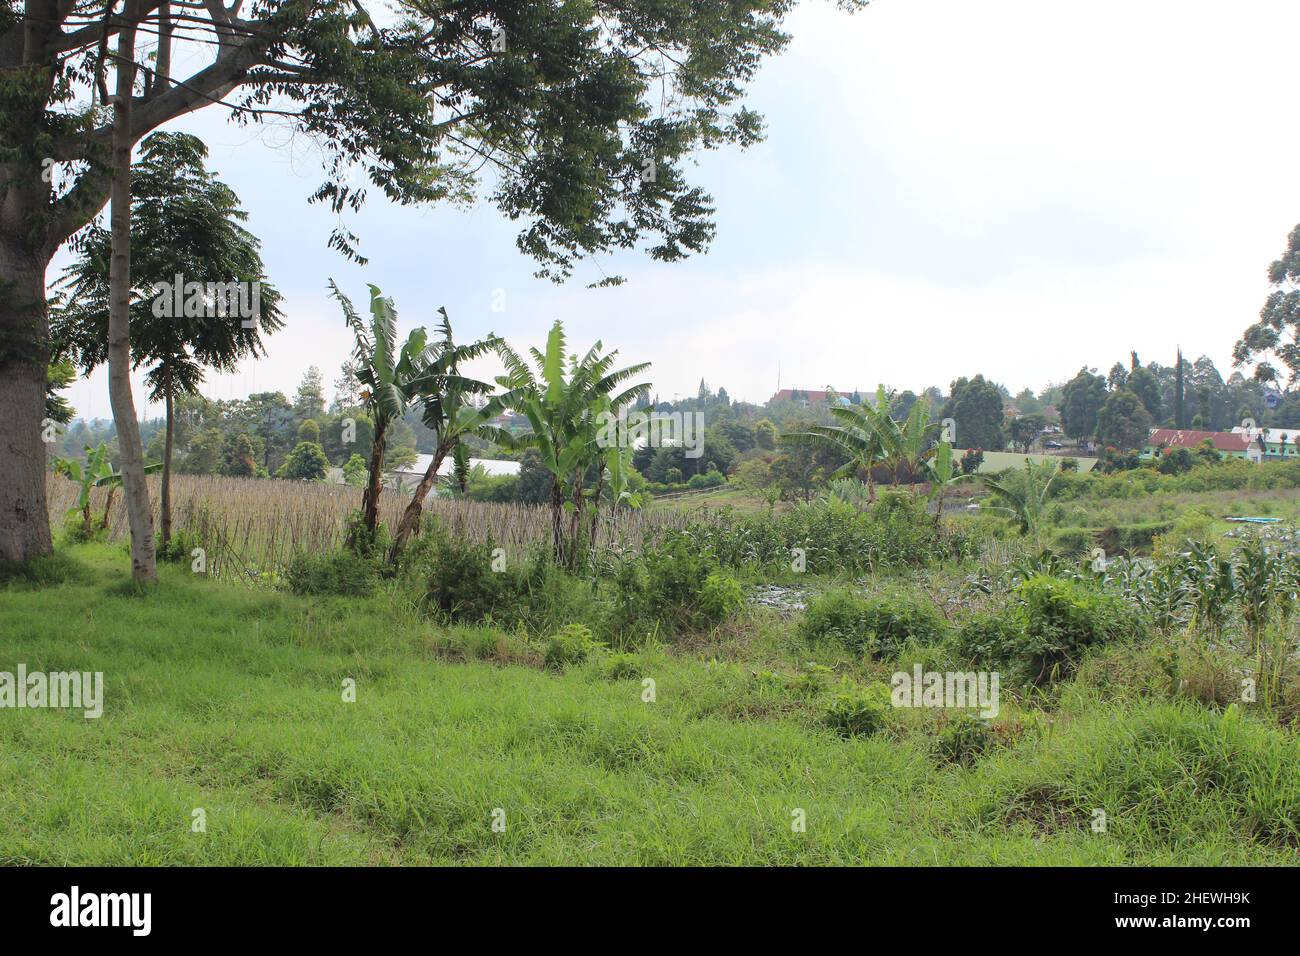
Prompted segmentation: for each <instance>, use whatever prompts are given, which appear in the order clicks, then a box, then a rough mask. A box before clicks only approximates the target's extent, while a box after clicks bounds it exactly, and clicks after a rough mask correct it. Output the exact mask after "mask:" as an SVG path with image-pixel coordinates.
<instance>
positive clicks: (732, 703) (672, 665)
mask: <svg viewBox="0 0 1300 956" xmlns="http://www.w3.org/2000/svg"><path fill="white" fill-rule="evenodd" d="M917 580H918V581H919V582H920V586H922V587H924V588H927V589H929V590H931V591H933V592H935V593H941V592H943V590H944V589H945V588H946V587H948V586H949V585H952V584H953V583H954V582H955V581H956V580H957V578H956V577H955V576H954V575H953V573H952V572H951V569H948V570H945V569H942V568H941V569H937V570H935V571H934V572H933V573H932V574H930V575H928V576H923V577H921V578H918V579H917ZM859 586H860V588H861V589H862V590H863V591H865V592H866V593H893V589H896V588H897V587H899V586H900V579H899V577H898V576H897V575H894V574H880V575H871V576H868V577H865V578H863V579H862V580H861V581H860V582H859ZM0 620H3V621H4V627H3V629H0V661H4V662H13V661H16V660H21V661H24V662H25V663H26V664H27V667H28V669H29V670H38V669H43V670H48V671H54V670H61V669H74V668H75V669H78V670H90V671H102V672H103V673H104V675H105V681H106V693H105V705H104V714H103V716H102V717H101V718H99V719H94V720H90V719H85V718H84V717H83V716H82V714H81V713H79V712H75V711H59V710H45V711H37V710H24V711H13V710H9V711H3V712H0V741H2V745H0V776H2V777H3V779H4V780H5V781H6V782H7V783H6V786H5V787H4V788H3V789H0V862H4V863H8V864H241V865H242V864H345V863H346V864H393V863H407V864H419V863H456V864H499V863H513V864H553V863H568V864H852V865H857V864H890V863H892V864H953V865H982V864H1247V863H1259V864H1294V863H1296V862H1297V845H1300V840H1298V839H1297V838H1298V836H1300V833H1298V832H1297V828H1296V826H1297V820H1300V741H1297V739H1296V737H1295V735H1294V733H1293V732H1291V731H1289V730H1288V729H1286V728H1285V727H1284V726H1282V725H1280V724H1279V723H1278V721H1277V720H1276V718H1275V716H1270V715H1269V714H1268V713H1263V712H1254V711H1255V710H1256V709H1246V710H1249V711H1251V712H1246V711H1244V710H1243V709H1240V708H1237V707H1231V706H1230V707H1226V708H1225V707H1222V706H1216V705H1215V703H1214V700H1213V694H1211V695H1210V697H1209V703H1208V705H1207V703H1206V697H1205V694H1204V693H1203V692H1202V690H1200V689H1196V688H1202V685H1203V684H1204V682H1205V681H1206V680H1209V681H1210V683H1211V684H1213V682H1214V680H1215V679H1216V673H1217V671H1216V668H1223V669H1225V672H1226V671H1230V670H1231V668H1233V667H1234V666H1236V665H1237V664H1238V663H1239V661H1237V660H1235V659H1229V658H1224V659H1221V660H1215V661H1207V660H1206V659H1204V655H1202V654H1201V653H1200V651H1198V650H1196V649H1195V648H1192V647H1190V646H1189V645H1188V643H1187V641H1186V640H1185V639H1184V638H1180V637H1176V636H1175V637H1169V638H1162V639H1158V640H1156V639H1151V638H1141V639H1138V640H1134V641H1131V642H1120V643H1116V644H1113V645H1110V646H1108V647H1106V648H1105V649H1104V651H1102V652H1101V653H1098V654H1096V655H1090V656H1089V657H1088V659H1087V660H1086V661H1085V662H1084V665H1083V666H1082V667H1081V669H1080V671H1079V675H1078V676H1077V677H1076V678H1075V679H1074V680H1072V681H1069V682H1063V683H1061V684H1059V685H1057V686H1055V687H1053V688H1051V689H1043V690H1040V691H1036V692H1032V693H1029V694H1025V695H1018V694H1012V695H1007V696H1010V698H1011V699H1010V700H1006V699H1004V702H1003V706H1002V709H1001V713H1000V714H999V716H998V717H997V718H996V719H995V720H993V721H992V724H991V726H992V730H993V743H992V744H991V745H990V746H989V747H988V748H987V749H986V750H984V751H983V752H981V754H980V755H979V757H978V759H965V758H964V757H963V752H962V749H961V748H960V747H959V746H958V747H954V746H953V739H954V738H953V737H952V735H951V734H950V733H948V731H949V730H950V729H951V728H950V727H949V726H948V718H947V717H946V716H945V715H944V714H942V713H936V712H934V711H923V710H902V709H894V710H891V711H888V712H887V713H885V715H884V723H883V726H881V727H879V728H878V729H877V731H876V732H875V733H872V734H871V735H869V736H861V735H855V734H849V735H846V734H844V733H842V732H837V729H836V728H835V727H834V726H832V725H828V723H827V721H826V719H825V717H826V713H827V708H828V702H829V706H830V708H831V711H832V712H833V711H834V706H835V700H836V695H837V692H842V691H843V688H844V686H846V682H850V681H852V682H860V683H862V684H864V685H865V684H867V683H870V682H872V681H878V680H881V679H883V675H885V674H886V673H887V672H888V671H889V670H891V669H893V668H894V667H901V668H906V667H908V666H910V664H911V663H912V662H913V660H915V661H916V662H921V661H925V662H926V663H927V666H934V665H937V664H939V663H941V658H942V657H943V654H944V653H945V652H943V651H941V650H939V649H936V648H923V647H906V648H904V649H903V650H901V651H900V652H899V653H898V654H897V655H896V656H895V657H894V659H892V660H889V661H876V660H873V659H871V658H870V657H866V658H864V657H862V656H861V655H857V654H853V653H848V652H846V651H845V649H844V648H843V647H842V646H837V645H833V644H831V645H828V644H823V643H819V642H810V641H808V640H807V639H806V638H805V636H804V633H803V630H802V629H801V628H800V627H799V626H797V621H796V618H795V616H793V615H791V614H788V613H783V612H781V611H777V610H771V609H766V608H757V607H748V608H746V609H743V610H740V611H738V612H737V613H736V614H734V615H732V616H731V617H730V618H729V619H728V620H727V621H726V622H725V623H723V624H722V625H720V626H718V627H715V628H711V629H707V630H704V631H701V632H699V633H697V634H695V635H694V637H693V638H691V639H690V640H685V641H680V642H671V641H664V640H656V639H653V638H651V639H649V640H645V641H643V642H641V643H640V646H636V647H628V648H626V649H624V650H621V651H616V650H607V649H596V648H593V649H592V652H591V653H590V654H588V655H586V656H585V658H584V659H581V660H577V659H570V660H568V661H567V662H563V663H558V664H557V662H556V660H555V659H554V655H552V654H551V648H549V647H548V646H547V645H546V642H545V640H544V639H539V638H538V637H537V636H535V635H533V634H530V633H529V632H528V630H527V629H526V628H523V627H519V628H515V629H508V628H503V627H500V626H497V625H495V624H493V623H492V622H491V621H487V622H480V623H477V624H473V625H464V624H455V623H449V622H448V621H447V620H445V619H441V618H440V617H439V616H437V615H430V614H429V613H427V611H426V609H424V608H422V607H421V606H420V603H419V601H416V600H412V598H411V594H410V592H409V591H407V590H404V588H403V586H402V584H401V582H400V581H394V582H389V583H386V584H380V585H379V586H378V587H377V589H376V590H375V591H374V592H373V593H371V594H370V595H368V596H364V597H351V598H344V597H329V596H318V597H304V596H299V595H295V594H291V593H285V592H283V591H268V590H259V589H252V588H246V587H238V586H234V585H231V584H228V583H223V582H220V581H215V580H211V579H208V578H204V577H202V576H199V575H196V574H193V573H191V572H190V571H189V569H188V568H187V567H186V566H184V565H172V566H166V567H164V568H162V580H161V583H160V584H159V585H158V587H157V588H156V589H155V590H153V591H150V592H147V593H140V592H139V591H138V590H137V589H136V588H134V587H133V586H132V585H131V584H130V582H129V579H128V574H127V571H126V568H125V561H124V560H123V556H122V553H121V549H120V547H118V546H110V545H103V544H99V545H95V544H91V545H80V546H68V547H64V548H61V549H60V551H59V553H58V554H57V555H56V557H55V558H53V559H47V560H45V561H42V562H38V564H37V565H36V566H33V567H29V568H27V569H25V570H24V571H23V572H22V573H21V574H20V575H18V576H16V577H13V578H12V579H11V580H10V581H9V582H8V583H7V584H6V585H4V586H3V589H0ZM1218 676H1219V677H1221V676H1222V675H1221V674H1220V675H1218ZM346 680H352V681H355V701H354V702H347V701H345V699H344V689H343V688H344V682H345V681H346ZM647 680H650V681H653V684H652V685H648V684H646V683H645V682H646V681H647ZM1192 685H1195V687H1193V686H1192ZM651 686H652V687H653V694H652V695H651V696H652V697H653V700H647V699H646V697H647V692H646V689H647V687H651ZM1198 694H1199V695H1200V699H1198ZM198 810H201V811H202V815H203V819H204V828H203V830H202V832H195V829H194V828H195V823H194V821H195V819H196V815H195V814H196V811H198ZM1097 810H1104V812H1105V815H1106V825H1105V827H1104V832H1098V831H1097V830H1096V828H1095V826H1094V821H1095V820H1096V811H1097ZM796 818H800V819H802V820H803V822H804V826H803V828H802V829H800V828H798V827H796V826H794V825H793V821H795V820H796ZM499 821H504V828H503V829H502V828H501V827H498V828H497V829H495V830H494V828H493V823H494V822H499Z"/></svg>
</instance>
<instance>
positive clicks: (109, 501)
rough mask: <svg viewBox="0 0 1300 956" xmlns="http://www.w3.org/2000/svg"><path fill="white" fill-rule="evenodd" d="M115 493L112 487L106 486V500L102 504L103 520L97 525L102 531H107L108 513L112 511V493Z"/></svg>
mask: <svg viewBox="0 0 1300 956" xmlns="http://www.w3.org/2000/svg"><path fill="white" fill-rule="evenodd" d="M115 491H117V489H116V488H115V487H113V486H112V485H109V486H108V499H107V500H106V501H105V502H104V520H103V521H101V522H100V523H99V527H100V528H101V529H102V530H105V531H106V530H108V513H109V512H110V511H112V510H113V492H115Z"/></svg>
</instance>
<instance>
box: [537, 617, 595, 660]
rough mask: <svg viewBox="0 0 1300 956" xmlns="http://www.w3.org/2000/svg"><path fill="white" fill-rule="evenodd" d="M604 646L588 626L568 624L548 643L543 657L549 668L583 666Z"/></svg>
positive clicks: (553, 635)
mask: <svg viewBox="0 0 1300 956" xmlns="http://www.w3.org/2000/svg"><path fill="white" fill-rule="evenodd" d="M604 646H605V645H604V644H602V643H601V642H600V641H597V640H596V639H595V637H594V636H593V635H592V633H591V629H590V628H589V627H587V626H586V625H583V624H566V625H565V626H564V627H562V628H561V629H560V630H559V631H557V632H556V633H554V634H552V635H551V637H550V639H549V640H548V641H547V642H546V650H545V652H544V653H543V657H544V659H545V661H546V666H547V667H558V668H564V667H567V666H568V665H569V664H581V663H582V662H583V661H585V660H586V659H587V658H588V657H590V656H591V655H592V654H593V653H594V652H596V651H598V650H600V649H601V648H603V647H604Z"/></svg>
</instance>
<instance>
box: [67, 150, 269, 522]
mask: <svg viewBox="0 0 1300 956" xmlns="http://www.w3.org/2000/svg"><path fill="white" fill-rule="evenodd" d="M207 154H208V150H207V147H206V146H205V145H204V143H203V141H202V140H201V139H199V138H198V137H196V136H192V135H190V134H188V133H154V134H153V135H152V136H149V137H148V138H147V139H145V140H144V142H143V143H142V144H141V151H140V159H139V161H138V162H137V163H136V164H135V166H134V167H133V169H132V200H131V283H132V286H133V288H132V290H131V307H130V316H131V324H130V328H131V359H132V363H133V366H134V367H136V368H138V367H140V366H152V367H151V369H150V371H149V374H148V376H147V377H146V378H145V384H146V385H147V386H148V387H149V398H150V401H154V402H162V403H163V405H164V406H165V409H166V439H165V446H164V451H163V480H162V502H161V518H162V537H163V543H164V544H165V543H166V542H167V540H168V539H169V538H170V536H171V459H172V440H173V439H172V436H173V433H174V409H175V403H176V399H177V397H178V396H180V395H196V394H198V389H199V386H200V385H201V384H202V382H203V370H204V369H205V368H213V369H217V370H218V371H223V372H232V371H234V370H235V369H237V368H238V367H239V363H240V362H241V361H242V360H243V359H245V358H248V357H252V358H256V357H258V356H259V355H264V354H265V352H266V349H265V346H264V344H263V342H262V336H263V335H269V334H271V333H273V332H275V331H276V330H278V329H279V328H281V327H282V325H283V321H282V318H283V317H282V314H281V311H280V307H279V302H280V294H279V293H278V292H277V291H276V290H275V288H274V287H273V286H271V284H270V283H268V282H267V281H266V276H265V274H264V271H265V270H264V268H263V264H262V257H261V252H260V245H261V244H260V242H259V241H258V239H257V237H256V236H254V235H253V234H252V233H251V232H249V231H248V230H247V229H246V228H244V226H243V223H244V221H246V220H247V219H248V214H247V213H246V212H244V211H243V210H242V209H241V208H240V207H239V197H238V196H237V195H235V193H234V191H233V190H232V189H231V188H230V187H229V186H227V185H226V184H225V183H222V182H221V181H219V180H218V179H217V178H216V177H215V176H214V175H213V174H212V173H210V172H208V170H207V169H206V168H205V167H204V161H205V159H206V158H207ZM110 246H111V237H110V235H109V230H107V229H105V228H103V226H101V225H98V224H91V225H90V226H89V227H87V228H86V229H85V230H84V231H83V232H82V233H81V234H79V235H78V236H77V238H76V239H75V240H74V241H73V243H72V248H73V251H74V252H75V253H76V254H77V258H76V259H75V260H74V261H73V263H72V264H71V265H70V266H69V267H68V268H67V269H66V270H64V273H63V275H62V277H61V278H60V280H59V282H58V288H59V293H60V294H59V296H58V297H56V299H55V301H54V308H53V309H52V313H51V326H52V332H53V336H54V338H55V340H56V342H57V343H58V346H59V349H60V351H61V352H63V353H65V354H66V355H67V356H68V357H69V358H71V359H73V360H74V361H75V362H76V363H77V364H78V365H79V366H81V368H82V369H83V370H84V371H85V372H86V373H87V374H89V373H90V372H91V371H92V370H93V369H95V368H96V367H97V366H99V365H103V364H104V363H106V362H107V361H108V312H109V308H108V306H109V268H108V264H109V256H110ZM178 275H179V276H181V277H182V278H183V279H184V280H186V281H198V282H223V283H224V282H229V281H240V282H246V283H253V282H257V283H258V284H259V289H260V292H259V295H258V310H257V316H256V318H255V319H248V318H245V317H240V316H233V315H231V316H217V317H214V316H212V315H209V314H206V313H205V314H202V315H193V314H185V311H186V310H182V313H181V314H179V315H170V314H168V315H161V316H159V315H155V314H154V310H153V299H154V297H155V287H156V285H157V284H158V283H172V282H173V281H174V280H175V279H176V277H177V276H178Z"/></svg>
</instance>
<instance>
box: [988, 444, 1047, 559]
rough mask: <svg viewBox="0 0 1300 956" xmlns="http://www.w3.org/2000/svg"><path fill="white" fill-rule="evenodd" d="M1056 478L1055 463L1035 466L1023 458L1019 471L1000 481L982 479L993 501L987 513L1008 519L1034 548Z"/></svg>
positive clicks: (1039, 535)
mask: <svg viewBox="0 0 1300 956" xmlns="http://www.w3.org/2000/svg"><path fill="white" fill-rule="evenodd" d="M1058 474H1059V471H1058V467H1057V463H1056V462H1055V461H1051V462H1042V463H1041V464H1037V465H1036V464H1034V463H1033V462H1032V461H1030V460H1029V459H1028V458H1026V459H1025V467H1024V469H1023V470H1022V469H1017V470H1015V471H1012V472H1010V473H1009V474H1007V475H1005V476H1003V477H1001V478H985V479H984V486H985V487H986V488H988V490H989V493H990V494H991V495H992V498H993V501H994V503H993V504H992V505H990V506H989V508H990V510H992V511H995V512H1000V513H1002V514H1004V515H1006V516H1007V517H1009V518H1011V519H1012V520H1013V521H1014V522H1015V523H1016V525H1017V526H1018V527H1019V529H1020V531H1021V532H1022V533H1023V534H1025V535H1026V536H1028V537H1029V538H1030V540H1031V541H1033V542H1034V544H1035V546H1037V545H1038V544H1039V543H1040V540H1039V539H1040V537H1041V535H1042V529H1043V525H1044V523H1045V517H1046V511H1047V502H1048V500H1049V499H1050V498H1051V495H1052V485H1053V484H1054V483H1055V481H1056V476H1057V475H1058Z"/></svg>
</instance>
